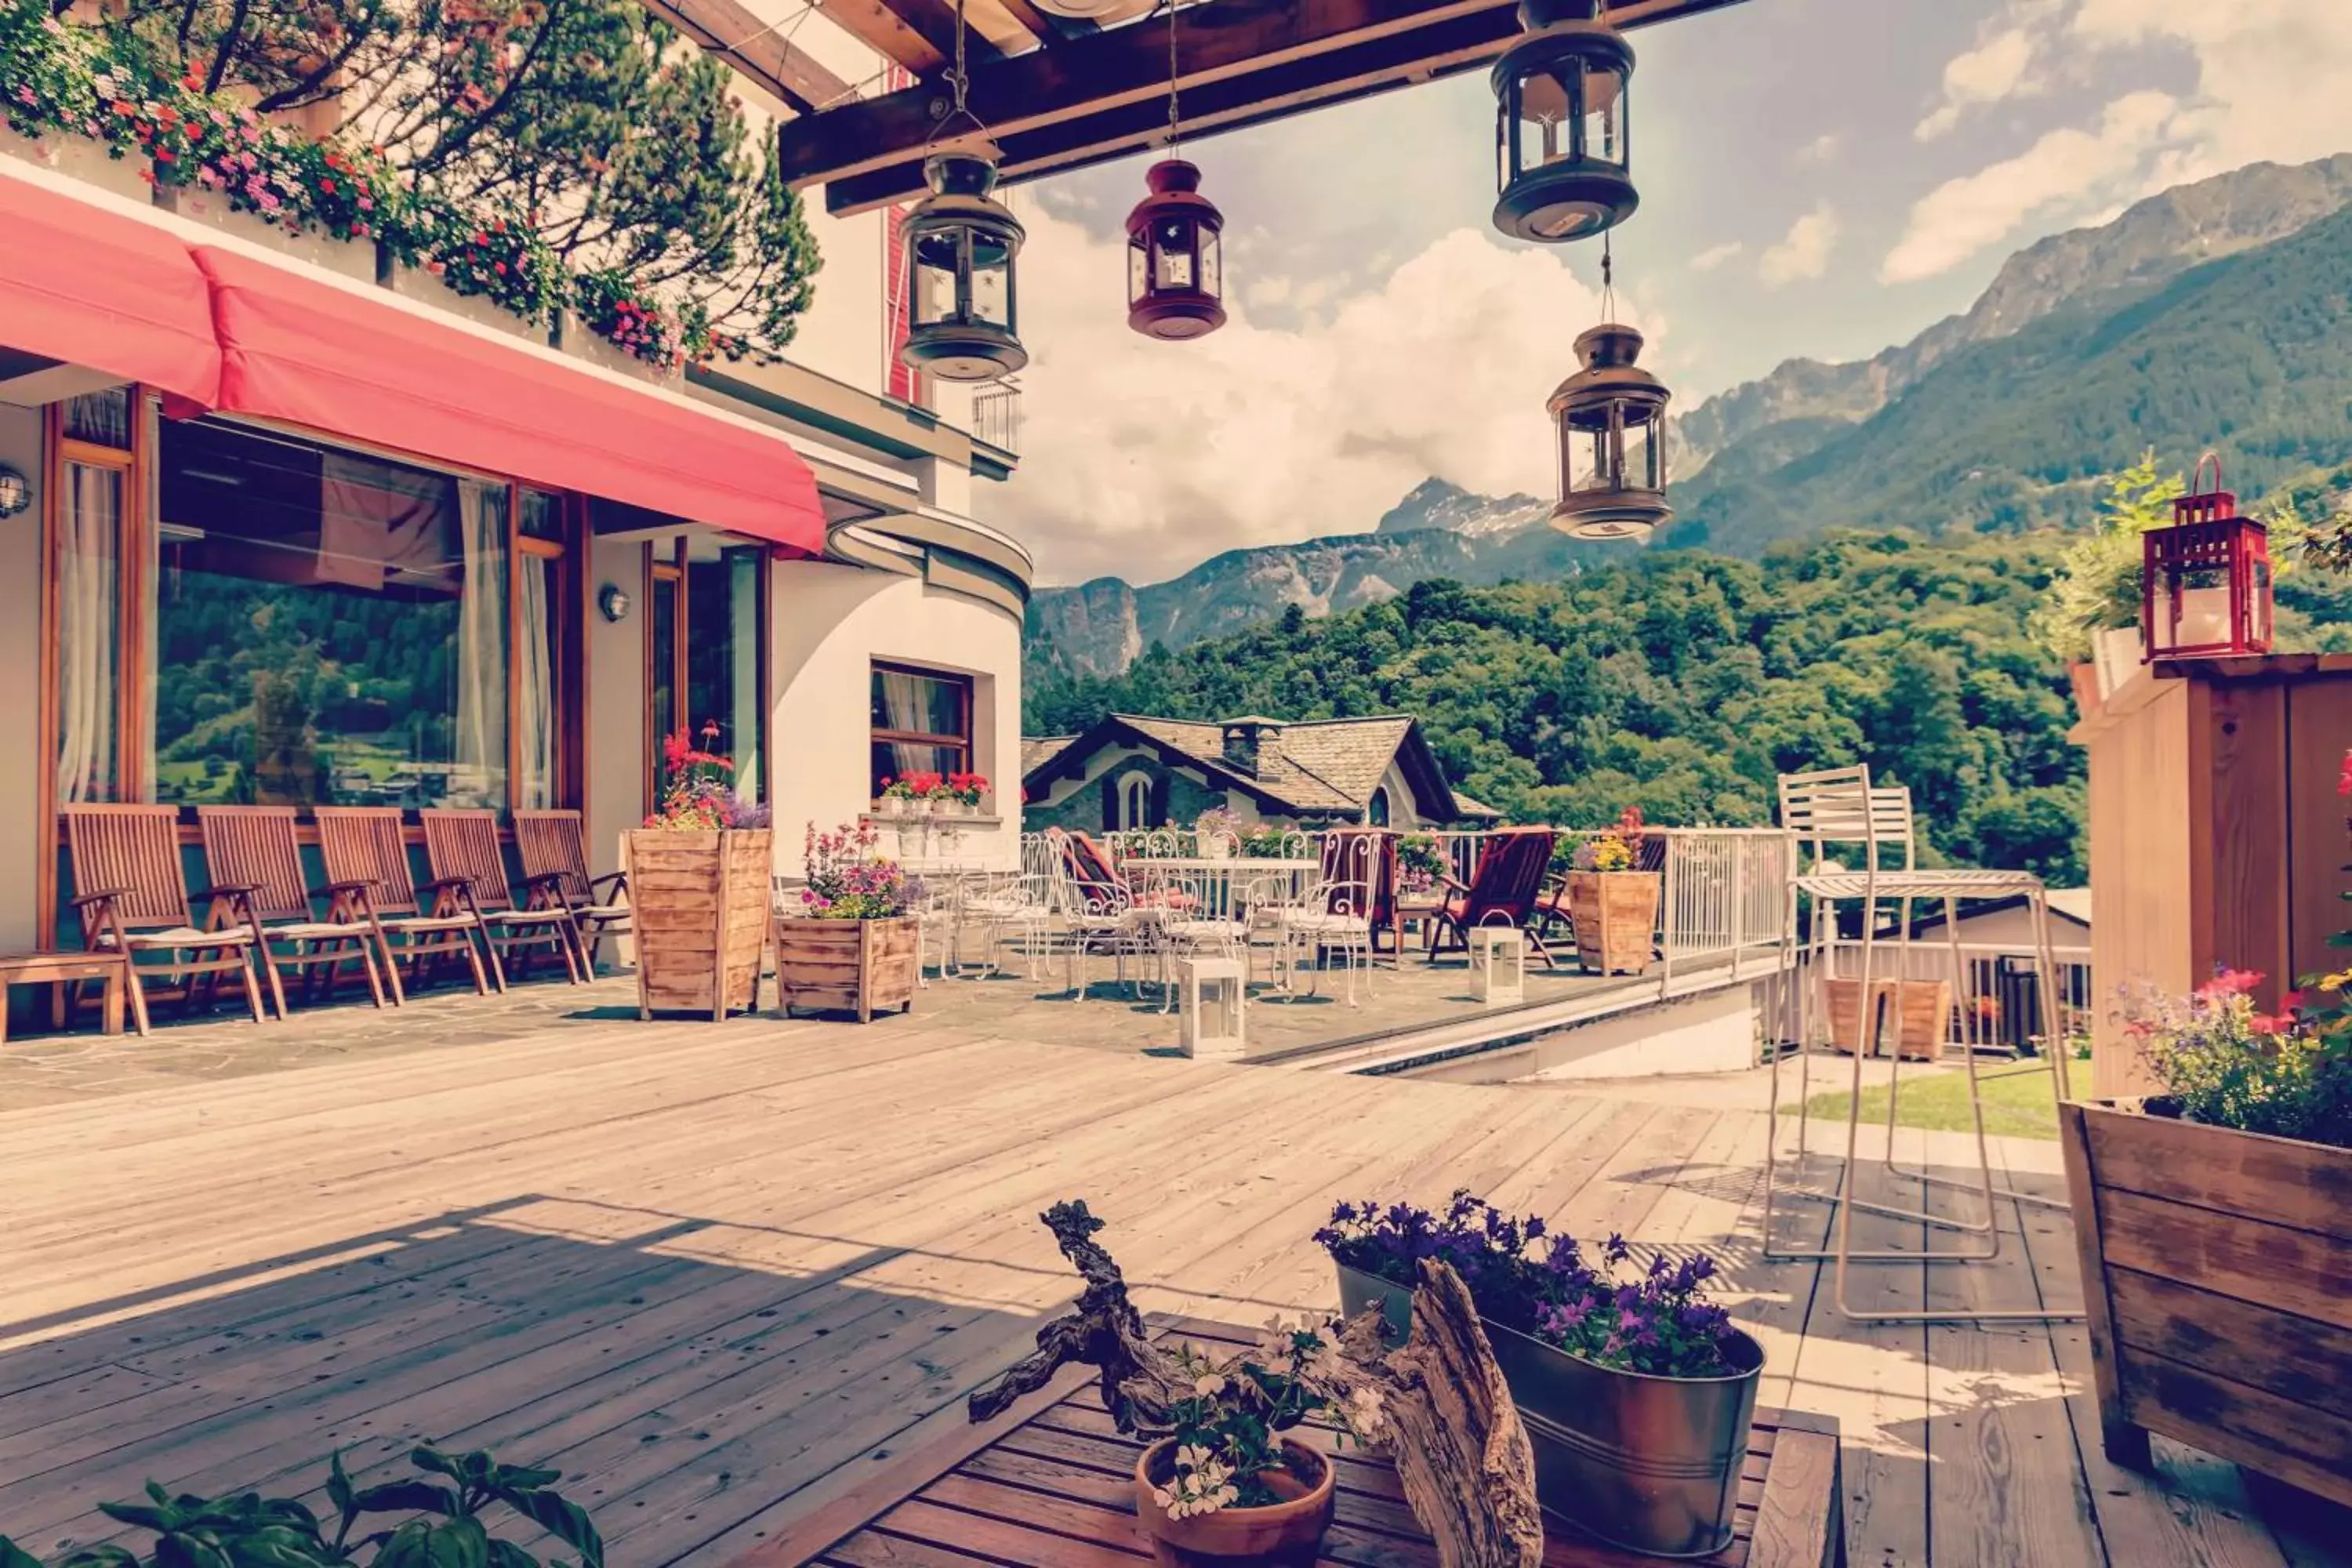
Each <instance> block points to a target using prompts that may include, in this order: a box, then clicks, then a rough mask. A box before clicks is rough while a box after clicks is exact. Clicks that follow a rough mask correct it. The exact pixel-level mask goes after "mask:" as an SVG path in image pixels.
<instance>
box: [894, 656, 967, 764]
mask: <svg viewBox="0 0 2352 1568" xmlns="http://www.w3.org/2000/svg"><path fill="white" fill-rule="evenodd" d="M872 706H873V715H874V746H873V758H872V766H871V770H870V771H871V773H872V779H871V783H872V785H873V791H874V794H875V795H877V796H878V795H880V794H881V793H882V781H883V780H885V779H890V778H897V777H898V776H900V775H901V774H904V773H970V772H971V679H970V678H968V677H965V676H961V675H947V674H942V673H940V672H938V671H933V670H925V669H913V668H907V667H906V666H903V665H891V664H877V665H876V666H875V667H874V684H873V703H872Z"/></svg>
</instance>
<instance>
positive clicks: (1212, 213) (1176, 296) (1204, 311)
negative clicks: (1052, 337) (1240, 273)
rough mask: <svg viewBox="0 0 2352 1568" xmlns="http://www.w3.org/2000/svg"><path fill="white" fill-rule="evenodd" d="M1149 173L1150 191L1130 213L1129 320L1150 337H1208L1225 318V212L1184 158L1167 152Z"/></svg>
mask: <svg viewBox="0 0 2352 1568" xmlns="http://www.w3.org/2000/svg"><path fill="white" fill-rule="evenodd" d="M1144 178H1145V179H1146V180H1147V181H1149V182H1150V185H1151V194H1150V195H1148V196H1146V197H1144V198H1143V199H1142V200H1141V201H1139V202H1138V203H1137V204H1136V205H1135V210H1134V211H1133V212H1131V213H1129V214H1128V215H1127V324H1128V325H1129V326H1130V327H1133V328H1134V329H1135V330H1136V331H1139V332H1141V333H1142V334H1143V335H1144V336H1146V337H1150V338H1164V339H1168V340H1171V341H1181V340H1183V339H1186V338H1198V337H1203V336H1206V335H1207V334H1208V333H1210V332H1213V331H1216V330H1217V329H1218V328H1219V327H1222V326H1223V325H1224V324H1225V306H1224V299H1223V294H1224V273H1223V266H1222V265H1221V258H1220V257H1219V255H1218V251H1219V247H1220V244H1221V240H1220V238H1219V237H1220V235H1221V234H1222V233H1223V229H1224V226H1225V219H1224V215H1223V213H1220V212H1219V211H1217V207H1216V204H1215V203H1214V202H1212V201H1211V200H1209V198H1208V197H1206V196H1204V195H1201V194H1200V185H1201V171H1200V170H1199V169H1198V168H1196V167H1194V166H1193V165H1192V164H1191V163H1187V162H1185V161H1184V160H1183V159H1181V158H1163V159H1161V160H1160V162H1159V163H1154V164H1153V165H1151V168H1150V172H1149V173H1147V174H1145V175H1144Z"/></svg>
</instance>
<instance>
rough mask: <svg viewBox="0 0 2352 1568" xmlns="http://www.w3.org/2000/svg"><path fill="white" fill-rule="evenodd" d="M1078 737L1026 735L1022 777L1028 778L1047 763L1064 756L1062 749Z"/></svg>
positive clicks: (1022, 759) (1022, 756) (1022, 739)
mask: <svg viewBox="0 0 2352 1568" xmlns="http://www.w3.org/2000/svg"><path fill="white" fill-rule="evenodd" d="M1076 739H1077V737H1076V735H1024V736H1022V737H1021V776H1022V777H1023V778H1024V779H1025V778H1027V777H1028V776H1029V775H1030V774H1031V773H1035V772H1036V771H1037V770H1038V769H1039V768H1042V767H1044V766H1045V764H1046V763H1050V762H1052V761H1053V760H1054V759H1055V757H1058V756H1060V755H1061V754H1062V748H1063V747H1065V746H1066V745H1068V744H1069V743H1070V742H1073V741H1075V740H1076Z"/></svg>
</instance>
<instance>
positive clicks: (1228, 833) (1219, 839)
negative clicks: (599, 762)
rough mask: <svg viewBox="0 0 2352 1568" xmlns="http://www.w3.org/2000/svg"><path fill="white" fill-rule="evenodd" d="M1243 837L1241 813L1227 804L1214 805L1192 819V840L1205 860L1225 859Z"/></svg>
mask: <svg viewBox="0 0 2352 1568" xmlns="http://www.w3.org/2000/svg"><path fill="white" fill-rule="evenodd" d="M1241 837H1242V819H1241V817H1240V816H1239V814H1237V813H1235V812H1234V811H1232V810H1230V809H1229V808H1227V807H1225V806H1222V805H1213V806H1211V807H1209V809H1208V810H1206V811H1204V812H1202V814H1201V815H1200V816H1196V817H1194V818H1193V819H1192V840H1193V843H1194V844H1195V845H1196V846H1197V847H1199V849H1200V853H1201V858H1202V859H1203V860H1223V859H1224V858H1226V857H1227V856H1229V855H1231V854H1232V853H1233V850H1234V845H1236V844H1238V843H1240V842H1241Z"/></svg>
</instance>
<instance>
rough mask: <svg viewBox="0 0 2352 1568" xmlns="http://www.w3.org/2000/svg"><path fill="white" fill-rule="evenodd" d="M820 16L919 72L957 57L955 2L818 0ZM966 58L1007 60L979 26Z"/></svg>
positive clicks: (969, 36)
mask: <svg viewBox="0 0 2352 1568" xmlns="http://www.w3.org/2000/svg"><path fill="white" fill-rule="evenodd" d="M816 8H817V14H818V15H819V16H823V17H824V18H825V19H826V20H827V21H829V22H831V23H833V24H834V26H837V27H839V28H840V29H841V30H842V31H844V32H845V33H848V34H849V35H851V36H852V37H856V39H857V40H858V41H859V42H860V43H863V44H864V45H865V46H866V47H867V48H870V49H872V50H873V51H874V52H875V53H877V54H879V55H884V56H887V58H890V59H893V60H896V61H898V64H900V65H902V66H904V67H906V68H908V70H910V71H913V72H914V73H915V74H916V75H917V76H935V75H937V74H939V73H940V72H941V71H944V70H946V69H947V68H948V67H949V65H950V63H951V62H952V61H953V60H954V59H955V35H956V19H955V5H954V0H817V7H816ZM964 54H965V58H966V59H967V60H968V61H969V62H970V63H971V64H974V65H977V64H979V63H981V62H982V61H985V60H994V59H998V58H1002V55H1001V52H1000V51H999V50H998V49H997V47H996V46H995V45H993V44H992V43H990V42H989V41H988V39H987V38H986V37H982V35H981V33H980V32H979V30H978V29H976V28H970V29H967V31H966V33H965V37H964Z"/></svg>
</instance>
